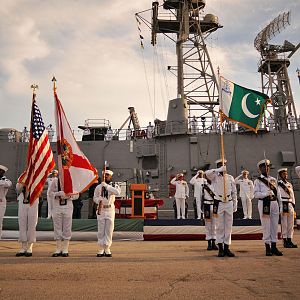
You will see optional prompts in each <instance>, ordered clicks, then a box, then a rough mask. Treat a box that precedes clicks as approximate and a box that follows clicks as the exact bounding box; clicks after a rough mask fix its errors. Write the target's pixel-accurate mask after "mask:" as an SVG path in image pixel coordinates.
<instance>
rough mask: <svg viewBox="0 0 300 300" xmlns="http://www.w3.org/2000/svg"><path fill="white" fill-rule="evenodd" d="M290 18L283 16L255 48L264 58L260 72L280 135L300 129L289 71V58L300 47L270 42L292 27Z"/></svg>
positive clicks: (265, 31)
mask: <svg viewBox="0 0 300 300" xmlns="http://www.w3.org/2000/svg"><path fill="white" fill-rule="evenodd" d="M290 18H291V12H284V13H282V14H280V15H279V16H277V17H276V18H275V19H274V20H273V21H272V22H270V24H268V25H267V26H266V27H265V28H264V29H263V30H261V31H260V32H259V34H258V35H257V36H256V38H255V40H254V47H255V48H256V50H257V51H258V52H260V55H261V59H260V61H259V63H258V72H259V73H261V83H262V92H263V93H265V94H268V95H270V96H271V99H272V107H273V118H274V122H275V127H276V129H277V130H279V131H282V130H287V129H288V128H290V129H296V128H297V112H296V107H295V104H294V100H293V95H292V91H291V85H290V79H289V76H288V72H287V68H288V67H289V65H290V61H289V58H291V57H292V55H293V54H294V53H295V52H296V51H297V50H298V48H299V46H300V43H299V44H298V45H297V46H295V45H293V44H292V43H290V42H288V41H287V40H285V41H284V43H283V44H282V45H272V44H269V41H270V40H271V39H272V38H274V37H275V36H277V34H279V33H280V32H281V31H282V30H283V29H285V28H286V27H287V26H289V25H290ZM287 53H288V55H286V54H287ZM272 122H273V121H272Z"/></svg>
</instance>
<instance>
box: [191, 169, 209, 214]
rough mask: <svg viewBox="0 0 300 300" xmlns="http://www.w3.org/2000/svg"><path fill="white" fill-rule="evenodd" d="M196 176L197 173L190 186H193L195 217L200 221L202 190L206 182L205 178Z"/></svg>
mask: <svg viewBox="0 0 300 300" xmlns="http://www.w3.org/2000/svg"><path fill="white" fill-rule="evenodd" d="M198 175H199V173H197V174H196V175H195V176H194V177H193V178H192V179H191V180H190V184H191V185H193V186H194V197H195V198H196V207H197V216H198V219H201V214H202V211H201V201H202V189H203V183H206V182H207V180H206V179H205V178H201V177H198Z"/></svg>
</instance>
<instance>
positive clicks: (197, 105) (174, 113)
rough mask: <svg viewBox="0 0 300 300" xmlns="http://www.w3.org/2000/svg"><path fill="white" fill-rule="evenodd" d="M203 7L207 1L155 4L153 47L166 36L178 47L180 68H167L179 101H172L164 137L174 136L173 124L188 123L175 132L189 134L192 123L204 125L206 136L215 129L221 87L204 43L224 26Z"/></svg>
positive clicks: (153, 10)
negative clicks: (175, 83)
mask: <svg viewBox="0 0 300 300" xmlns="http://www.w3.org/2000/svg"><path fill="white" fill-rule="evenodd" d="M204 7H205V0H164V2H163V5H159V3H158V1H155V2H153V3H152V9H151V13H152V18H151V32H152V35H151V44H152V45H153V46H155V45H156V43H157V34H164V35H165V36H167V37H168V38H169V39H170V40H172V41H173V42H174V43H175V44H176V55H177V65H176V66H168V67H167V68H168V70H169V71H170V72H171V73H172V74H174V75H175V76H177V98H176V99H172V100H170V103H169V110H168V117H167V126H164V130H165V132H164V133H165V134H174V131H172V132H169V131H168V130H172V128H174V126H173V125H174V122H175V123H176V122H177V123H182V124H184V123H186V125H182V130H177V131H176V132H177V133H178V134H181V133H186V132H187V128H186V126H187V124H188V123H190V122H189V121H191V120H192V119H194V120H196V121H197V123H198V124H199V125H201V127H202V130H203V132H206V131H209V130H212V129H215V127H216V124H215V121H216V119H217V118H216V116H215V115H214V114H215V113H214V107H215V106H216V105H218V104H219V103H218V96H219V95H218V88H217V85H218V83H217V78H216V76H215V72H214V69H213V66H212V62H211V59H210V56H209V53H208V49H207V46H206V42H205V39H206V38H207V37H208V36H210V34H211V33H212V32H214V31H216V30H217V29H219V28H221V27H222V26H220V24H219V22H218V18H217V17H216V16H214V15H212V14H207V15H205V16H204V17H203V14H201V13H202V10H203V9H204ZM140 14H141V13H140ZM140 14H137V17H140ZM140 18H141V20H142V21H143V22H144V23H146V22H145V19H144V18H142V17H140ZM171 123H172V124H173V125H172V124H171ZM176 127H177V129H178V126H176ZM189 129H190V128H189ZM189 129H188V130H189ZM158 132H159V131H158ZM160 132H161V131H160ZM161 133H162V132H161Z"/></svg>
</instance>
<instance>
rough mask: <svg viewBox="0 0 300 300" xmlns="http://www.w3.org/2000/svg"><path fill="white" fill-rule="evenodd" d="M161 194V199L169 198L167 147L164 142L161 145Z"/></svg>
mask: <svg viewBox="0 0 300 300" xmlns="http://www.w3.org/2000/svg"><path fill="white" fill-rule="evenodd" d="M158 159H159V194H160V197H162V196H164V197H168V181H167V167H166V145H165V142H164V141H161V142H160V143H159V158H158Z"/></svg>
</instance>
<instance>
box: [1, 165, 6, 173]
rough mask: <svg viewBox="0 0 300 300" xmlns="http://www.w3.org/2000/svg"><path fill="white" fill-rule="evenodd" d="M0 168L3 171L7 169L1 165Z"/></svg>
mask: <svg viewBox="0 0 300 300" xmlns="http://www.w3.org/2000/svg"><path fill="white" fill-rule="evenodd" d="M0 169H1V170H3V171H4V172H7V170H8V168H7V167H5V166H3V165H0Z"/></svg>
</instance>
